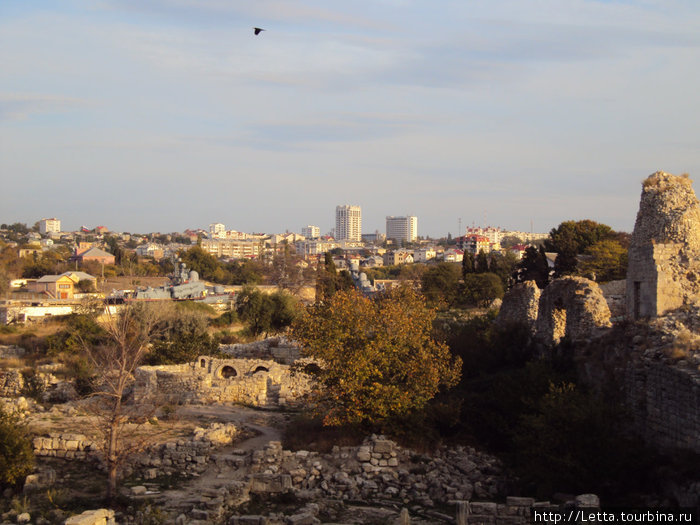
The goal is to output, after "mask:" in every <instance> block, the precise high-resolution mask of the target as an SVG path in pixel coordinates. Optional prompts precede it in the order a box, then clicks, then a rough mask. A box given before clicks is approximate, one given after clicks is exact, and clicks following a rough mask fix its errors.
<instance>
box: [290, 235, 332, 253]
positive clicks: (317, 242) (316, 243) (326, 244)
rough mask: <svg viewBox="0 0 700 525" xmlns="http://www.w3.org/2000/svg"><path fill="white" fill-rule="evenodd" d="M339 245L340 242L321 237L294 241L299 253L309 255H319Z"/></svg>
mask: <svg viewBox="0 0 700 525" xmlns="http://www.w3.org/2000/svg"><path fill="white" fill-rule="evenodd" d="M337 247H338V243H337V242H335V241H324V240H321V239H313V240H305V241H297V242H296V243H294V248H295V250H296V253H297V255H303V256H309V255H319V254H322V253H326V252H329V251H331V250H333V249H335V248H337Z"/></svg>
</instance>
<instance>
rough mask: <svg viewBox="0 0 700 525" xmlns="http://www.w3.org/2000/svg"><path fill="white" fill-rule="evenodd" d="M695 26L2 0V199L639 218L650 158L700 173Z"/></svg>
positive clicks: (32, 214)
mask: <svg viewBox="0 0 700 525" xmlns="http://www.w3.org/2000/svg"><path fill="white" fill-rule="evenodd" d="M698 25H700V5H698V4H697V3H696V2H691V1H689V0H669V1H661V0H624V1H623V0H620V1H610V0H605V1H594V0H570V1H567V2H555V1H554V0H548V1H545V2H534V1H532V0H519V1H517V2H516V1H514V0H508V1H505V0H504V1H503V2H476V3H469V4H465V3H461V2H452V3H446V4H442V5H440V8H439V9H436V7H435V4H434V3H428V2H427V1H425V0H413V1H408V0H379V1H376V2H368V1H359V2H353V3H341V2H324V3H318V2H314V1H311V0H303V1H301V0H299V1H297V0H292V1H290V2H284V3H282V2H278V1H273V0H264V1H261V2H255V3H231V2H225V1H223V0H211V1H208V2H198V1H195V0H181V1H178V2H166V1H164V0H142V1H139V2H132V1H128V2H117V1H115V0H104V1H100V2H90V1H88V0H67V1H66V2H60V3H58V2H49V1H48V0H37V1H36V2H3V3H2V4H0V48H2V49H5V50H7V51H6V52H5V53H0V68H2V71H3V73H4V75H3V77H4V82H3V87H2V89H0V178H1V181H2V185H3V192H2V195H1V196H0V215H1V216H0V222H6V223H7V222H15V221H19V222H26V223H28V224H30V225H31V224H33V222H35V221H37V220H40V219H41V218H42V217H59V218H61V220H62V222H63V224H64V227H65V228H66V229H77V228H79V227H80V226H81V225H82V224H87V225H88V226H90V227H94V226H96V225H98V224H104V225H106V226H108V227H109V228H110V229H113V230H118V231H139V230H143V229H148V230H151V231H163V232H170V231H182V230H184V229H185V228H188V227H195V226H199V227H206V225H208V224H210V223H212V222H214V221H221V222H223V223H225V224H230V225H231V226H232V227H233V228H235V229H238V230H240V231H249V232H252V231H266V232H275V231H284V230H285V229H289V230H290V231H297V230H299V229H300V228H301V227H302V226H303V225H306V224H318V225H319V226H320V228H321V230H322V232H324V231H327V230H328V229H329V228H330V227H332V225H333V223H332V210H333V208H334V206H335V205H336V204H337V203H339V202H355V203H358V204H359V205H360V206H362V208H363V223H364V225H363V231H365V232H374V231H380V232H381V231H383V230H384V221H385V216H386V215H387V214H390V213H394V212H396V211H399V212H400V211H401V210H410V211H411V213H412V214H415V215H416V216H418V217H419V218H420V221H421V226H420V230H421V235H426V236H432V237H441V236H444V235H446V234H447V233H448V232H450V233H452V235H455V234H456V233H459V232H458V224H459V221H460V219H461V224H462V228H465V227H467V226H469V225H471V224H476V225H483V224H491V225H494V226H502V227H505V228H508V229H514V230H523V231H530V229H531V228H530V224H531V221H532V222H533V225H534V231H539V232H547V231H549V230H550V229H551V228H553V227H555V226H557V225H558V224H559V223H561V222H562V221H565V220H579V219H586V218H587V219H592V220H595V221H598V222H602V223H605V224H608V225H610V226H611V227H613V228H614V229H616V230H622V231H628V232H629V231H631V230H632V227H633V223H634V215H635V212H636V204H637V202H638V199H639V194H640V192H641V181H642V180H643V179H644V178H645V177H646V176H648V175H649V174H651V173H653V172H655V171H657V170H665V171H668V172H672V173H676V174H681V173H684V172H688V173H689V174H690V176H691V178H692V177H696V178H697V177H700V158H698V156H697V144H698V138H699V137H700V123H698V122H697V119H696V118H695V115H697V110H698V109H700V89H698V88H700V72H699V71H698V70H697V67H696V64H697V63H698V62H700V36H699V35H698V34H697V27H698ZM252 27H264V28H265V29H266V31H265V32H264V33H261V34H260V35H258V36H255V35H253V31H252ZM9 50H11V51H9Z"/></svg>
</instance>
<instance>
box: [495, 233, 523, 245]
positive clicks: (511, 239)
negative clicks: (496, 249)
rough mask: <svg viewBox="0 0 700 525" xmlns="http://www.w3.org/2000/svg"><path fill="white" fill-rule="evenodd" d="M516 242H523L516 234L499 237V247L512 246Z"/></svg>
mask: <svg viewBox="0 0 700 525" xmlns="http://www.w3.org/2000/svg"><path fill="white" fill-rule="evenodd" d="M517 244H524V243H523V240H522V239H521V238H520V237H518V236H517V235H506V236H505V237H503V238H502V239H501V248H512V247H513V246H515V245H517Z"/></svg>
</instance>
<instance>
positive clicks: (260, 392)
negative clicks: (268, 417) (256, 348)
mask: <svg viewBox="0 0 700 525" xmlns="http://www.w3.org/2000/svg"><path fill="white" fill-rule="evenodd" d="M134 375H135V385H134V401H135V402H136V403H141V402H150V401H156V402H159V403H163V402H166V403H176V404H180V403H243V404H247V405H253V406H265V407H277V406H285V405H288V404H293V403H295V402H297V401H298V400H300V399H301V397H302V396H303V395H304V394H306V393H307V392H309V390H310V388H311V379H310V377H309V376H308V375H306V374H304V373H301V372H299V373H295V374H292V370H291V367H290V366H289V365H285V364H281V363H277V362H275V361H271V360H265V359H217V358H213V357H208V356H200V357H198V358H197V360H196V361H195V362H194V363H191V364H186V365H165V366H142V367H140V368H138V369H137V370H136V373H135V374H134Z"/></svg>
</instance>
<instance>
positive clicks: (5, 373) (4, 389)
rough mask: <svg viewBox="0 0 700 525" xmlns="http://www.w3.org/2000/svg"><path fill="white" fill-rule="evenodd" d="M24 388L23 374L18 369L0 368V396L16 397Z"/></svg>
mask: <svg viewBox="0 0 700 525" xmlns="http://www.w3.org/2000/svg"><path fill="white" fill-rule="evenodd" d="M23 388H24V376H23V375H22V373H21V372H20V371H19V370H12V369H10V370H0V397H16V396H19V395H21V393H22V389H23Z"/></svg>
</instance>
